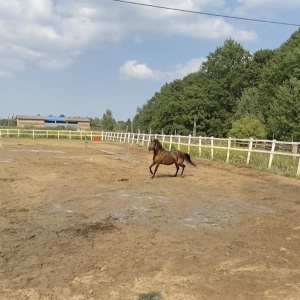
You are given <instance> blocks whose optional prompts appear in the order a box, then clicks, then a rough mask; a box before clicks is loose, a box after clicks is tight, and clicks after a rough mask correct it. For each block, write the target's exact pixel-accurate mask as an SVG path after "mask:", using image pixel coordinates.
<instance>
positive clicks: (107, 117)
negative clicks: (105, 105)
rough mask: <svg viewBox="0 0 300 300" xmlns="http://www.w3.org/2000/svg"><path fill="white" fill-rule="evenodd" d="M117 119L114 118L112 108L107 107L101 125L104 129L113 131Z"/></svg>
mask: <svg viewBox="0 0 300 300" xmlns="http://www.w3.org/2000/svg"><path fill="white" fill-rule="evenodd" d="M115 124H116V121H115V119H114V118H113V115H112V112H111V110H109V109H107V110H106V112H105V113H104V114H103V116H102V119H101V127H102V129H103V130H107V131H113V130H114V127H115Z"/></svg>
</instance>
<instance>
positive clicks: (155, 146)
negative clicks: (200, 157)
mask: <svg viewBox="0 0 300 300" xmlns="http://www.w3.org/2000/svg"><path fill="white" fill-rule="evenodd" d="M148 150H149V151H153V162H152V164H151V165H150V167H149V170H150V173H151V174H152V177H151V178H154V176H155V174H156V171H157V169H158V166H159V165H160V164H163V165H172V164H175V166H176V173H175V175H174V176H175V177H176V176H177V173H178V170H179V167H181V168H182V171H181V176H182V175H183V171H184V168H185V165H184V164H183V162H184V160H186V161H187V162H188V163H190V164H191V165H193V166H194V167H196V165H195V164H194V163H193V162H192V160H191V157H190V155H189V154H188V153H185V152H182V151H179V150H173V151H167V150H165V149H163V147H162V145H161V143H160V142H159V140H157V139H154V140H151V143H150V145H149V147H148ZM154 165H156V166H155V169H154V172H152V167H153V166H154Z"/></svg>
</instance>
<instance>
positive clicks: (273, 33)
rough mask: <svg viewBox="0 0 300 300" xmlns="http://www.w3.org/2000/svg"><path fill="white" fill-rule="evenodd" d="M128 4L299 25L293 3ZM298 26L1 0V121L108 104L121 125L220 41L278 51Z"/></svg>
mask: <svg viewBox="0 0 300 300" xmlns="http://www.w3.org/2000/svg"><path fill="white" fill-rule="evenodd" d="M134 2H136V3H142V4H147V5H156V6H165V7H171V8H177V9H182V10H189V11H198V12H206V13H211V14H221V15H230V16H236V17H242V18H253V19H262V20H268V21H276V22H286V23H296V24H299V23H300V19H299V15H300V1H299V0H285V1H282V0H237V1H233V0H230V1H225V0H136V1H134ZM297 29H298V27H296V26H284V25H276V24H269V23H259V22H249V21H242V20H236V19H228V18H221V17H213V16H207V15H202V14H192V13H184V12H180V11H174V10H163V9H158V8H153V7H145V6H139V5H134V4H126V3H121V2H117V1H112V0H59V1H58V0H0V104H1V105H0V118H7V117H11V116H12V115H37V114H40V115H43V116H48V115H60V114H64V115H65V116H69V117H92V118H95V117H100V118H101V117H102V115H103V113H105V111H106V110H107V109H110V110H111V111H112V114H113V117H114V118H115V119H116V120H117V121H122V120H123V121H126V120H127V119H128V118H133V117H134V116H135V114H136V109H137V107H141V106H142V105H143V104H145V103H147V101H148V100H149V99H151V98H152V96H153V95H154V94H155V93H156V92H159V90H160V88H161V86H163V85H164V84H165V83H166V82H171V81H173V80H175V79H179V78H183V77H184V76H185V75H187V74H189V73H191V72H195V71H197V70H198V69H199V67H200V64H201V62H203V61H204V60H205V58H206V57H207V55H208V54H209V53H210V52H214V51H215V50H216V48H217V47H220V46H222V45H223V43H224V41H225V40H226V39H228V38H233V39H234V40H236V41H237V42H239V43H241V45H242V46H243V47H244V48H245V49H247V50H249V51H251V52H255V51H257V50H259V49H266V48H268V49H274V48H277V47H279V46H280V45H281V44H282V43H283V42H285V41H286V40H287V39H288V38H289V37H290V36H291V34H292V33H293V32H295V31H296V30H297Z"/></svg>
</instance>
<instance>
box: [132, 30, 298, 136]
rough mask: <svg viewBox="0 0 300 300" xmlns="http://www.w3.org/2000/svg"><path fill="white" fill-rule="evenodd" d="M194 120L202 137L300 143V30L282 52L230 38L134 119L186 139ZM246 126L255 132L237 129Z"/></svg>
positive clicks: (145, 127) (142, 125)
mask: <svg viewBox="0 0 300 300" xmlns="http://www.w3.org/2000/svg"><path fill="white" fill-rule="evenodd" d="M194 121H196V124H197V128H196V129H197V135H203V136H215V137H228V136H230V135H232V134H234V135H235V136H236V137H249V136H244V135H247V134H251V133H252V132H253V133H252V135H255V132H256V133H257V134H258V136H253V137H257V138H259V137H261V138H262V137H267V138H276V139H278V140H280V139H282V140H283V139H284V140H294V141H295V140H297V141H300V29H299V30H297V31H296V32H295V33H294V34H293V35H292V36H291V37H290V38H289V39H288V40H287V41H286V42H285V43H283V44H282V45H281V46H280V47H279V48H278V49H275V50H270V49H261V50H259V51H257V52H255V53H250V52H249V51H248V50H245V49H244V48H243V47H242V45H241V44H239V43H238V42H236V41H234V40H233V39H228V40H226V41H225V42H224V44H223V45H222V46H221V47H218V48H217V49H216V50H215V51H214V52H212V53H209V55H208V56H207V60H206V61H205V62H203V63H202V65H200V66H199V71H198V72H195V73H191V74H189V75H187V76H186V77H185V78H183V79H178V80H174V81H173V82H171V83H167V84H165V85H164V86H162V87H161V89H160V91H159V92H157V93H156V94H155V95H154V96H153V97H152V98H151V99H150V100H148V101H147V103H145V104H144V105H143V106H142V107H139V108H138V109H137V112H136V115H135V117H134V120H133V122H134V127H135V128H139V129H140V130H141V131H144V132H149V131H150V129H151V131H152V132H156V133H158V132H161V131H163V132H164V133H166V134H174V133H177V134H181V135H188V134H192V132H193V126H194ZM249 123H251V124H249ZM245 126H246V127H248V128H253V130H252V131H251V130H250V132H249V131H243V130H240V131H239V130H236V129H237V128H243V127H245ZM258 132H259V133H258Z"/></svg>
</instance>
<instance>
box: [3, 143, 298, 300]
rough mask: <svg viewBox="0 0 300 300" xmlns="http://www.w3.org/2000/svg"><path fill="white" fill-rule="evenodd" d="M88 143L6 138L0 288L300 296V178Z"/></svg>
mask: <svg viewBox="0 0 300 300" xmlns="http://www.w3.org/2000/svg"><path fill="white" fill-rule="evenodd" d="M88 146H89V147H90V148H87V149H86V148H85V143H84V142H82V141H66V140H33V139H4V140H3V147H2V148H0V200H1V206H0V235H1V244H0V299H1V300H2V299H15V300H21V299H22V300H23V299H24V300H25V299H29V300H37V299H41V300H46V299H59V300H60V299H61V300H63V299H72V300H81V299H89V300H92V299H104V300H107V299H113V300H114V299H128V300H161V299H171V300H173V299H178V300H199V299H200V300H201V299H251V300H253V299H289V300H291V299H300V180H297V179H291V178H284V177H280V176H276V175H272V174H269V173H267V172H258V171H254V170H250V169H245V168H236V167H232V166H229V165H226V164H221V163H216V162H209V161H206V160H200V159H198V158H195V157H194V158H192V159H193V161H194V162H195V163H196V164H197V168H194V167H193V166H190V165H187V167H186V169H185V176H184V177H183V178H181V177H176V178H174V177H172V176H171V175H173V174H174V173H175V166H174V165H173V166H160V167H159V169H158V172H157V176H156V177H155V178H154V179H151V178H150V175H151V174H150V173H149V169H148V167H149V165H150V163H151V161H152V154H151V153H149V152H148V151H147V150H146V149H145V148H141V147H137V146H134V145H131V146H130V147H129V146H128V145H124V144H119V143H98V144H88ZM91 147H92V148H94V149H91ZM100 150H102V151H100Z"/></svg>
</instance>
